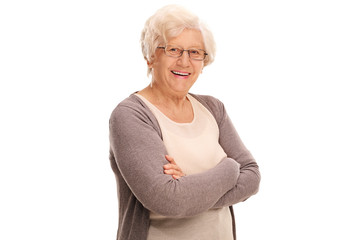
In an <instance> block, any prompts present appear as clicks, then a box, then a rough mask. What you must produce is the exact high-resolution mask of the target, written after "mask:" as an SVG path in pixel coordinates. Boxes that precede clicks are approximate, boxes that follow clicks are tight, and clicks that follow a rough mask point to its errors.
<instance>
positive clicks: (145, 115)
mask: <svg viewBox="0 0 360 240" xmlns="http://www.w3.org/2000/svg"><path fill="white" fill-rule="evenodd" d="M112 123H116V124H117V125H119V124H121V125H124V124H125V125H126V124H129V123H131V125H133V124H136V123H137V124H143V123H145V124H147V125H152V126H153V127H154V128H156V129H158V128H159V127H158V123H157V120H156V118H155V116H154V115H153V113H152V112H151V110H150V109H149V108H148V107H147V106H146V104H145V103H144V102H143V101H142V100H141V99H140V98H139V97H137V96H136V95H135V94H131V95H130V96H129V97H127V98H126V99H124V100H123V101H121V102H120V103H119V104H118V105H117V106H116V107H115V109H114V110H113V111H112V113H111V115H110V125H111V124H112Z"/></svg>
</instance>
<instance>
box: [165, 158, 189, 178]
mask: <svg viewBox="0 0 360 240" xmlns="http://www.w3.org/2000/svg"><path fill="white" fill-rule="evenodd" d="M165 158H166V160H168V161H169V163H168V164H165V165H164V173H165V174H167V175H172V177H173V178H174V179H179V178H181V177H183V176H185V174H184V173H183V171H182V170H181V168H180V167H179V166H178V165H177V164H176V162H175V160H174V158H172V157H170V156H169V155H165Z"/></svg>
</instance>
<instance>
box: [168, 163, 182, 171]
mask: <svg viewBox="0 0 360 240" xmlns="http://www.w3.org/2000/svg"><path fill="white" fill-rule="evenodd" d="M164 169H175V170H180V167H179V166H178V165H175V164H171V163H168V164H165V165H164Z"/></svg>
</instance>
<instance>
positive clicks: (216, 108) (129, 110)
mask: <svg viewBox="0 0 360 240" xmlns="http://www.w3.org/2000/svg"><path fill="white" fill-rule="evenodd" d="M191 95H192V96H193V97H194V98H195V99H197V100H198V101H199V102H200V103H201V104H203V105H204V106H205V107H206V108H207V109H208V110H209V111H210V112H211V113H212V115H213V116H214V118H215V120H216V122H217V124H218V127H219V143H220V145H221V146H222V148H223V149H224V151H225V153H226V154H227V157H226V158H224V159H222V160H221V161H220V163H219V164H218V165H216V166H215V167H214V168H212V169H210V170H207V171H205V172H203V173H199V174H194V175H188V176H184V177H181V178H180V179H177V180H174V179H173V178H172V176H170V175H166V174H164V173H163V165H165V164H167V163H168V162H167V160H166V159H165V155H166V154H167V152H166V149H165V146H164V143H163V141H162V135H161V130H160V126H159V124H158V122H157V120H156V118H155V116H154V115H153V114H152V112H151V110H150V109H149V108H148V107H147V106H146V104H145V103H144V102H143V101H142V100H141V99H140V98H139V97H137V96H136V95H134V94H132V95H130V96H129V97H128V98H126V99H125V100H123V101H122V102H121V103H120V104H119V105H118V106H117V107H116V108H115V109H114V111H113V112H112V114H111V117H110V121H109V125H110V129H109V130H110V162H111V167H112V170H113V172H114V173H115V178H116V182H117V193H118V200H119V225H118V232H117V240H125V239H126V240H128V239H131V240H146V238H147V235H148V230H149V224H150V220H149V210H150V211H153V212H156V213H158V214H160V215H163V216H169V217H180V218H181V217H191V216H194V215H197V214H199V213H202V212H204V211H207V210H209V209H212V208H221V207H230V210H231V214H232V219H233V232H234V239H236V235H235V233H236V230H235V219H234V211H233V208H232V205H233V204H235V203H238V202H241V201H244V200H246V199H247V198H249V197H250V196H251V195H253V194H255V193H256V192H257V191H258V188H259V183H260V173H259V169H258V165H257V163H256V162H255V160H254V158H253V157H252V155H251V153H250V152H249V151H248V150H247V149H246V148H245V146H244V144H243V143H242V141H241V139H240V138H239V136H238V134H237V132H236V130H235V128H234V126H233V124H232V123H231V121H230V119H229V117H228V115H227V114H226V111H225V108H224V106H223V104H222V103H221V102H220V101H219V100H217V99H216V98H213V97H211V96H204V95H194V94H191Z"/></svg>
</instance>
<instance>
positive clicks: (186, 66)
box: [149, 29, 204, 96]
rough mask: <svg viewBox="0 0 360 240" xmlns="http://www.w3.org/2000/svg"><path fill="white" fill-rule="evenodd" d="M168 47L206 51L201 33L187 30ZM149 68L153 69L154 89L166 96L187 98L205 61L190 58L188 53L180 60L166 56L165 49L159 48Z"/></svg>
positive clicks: (172, 39) (173, 39) (168, 43)
mask: <svg viewBox="0 0 360 240" xmlns="http://www.w3.org/2000/svg"><path fill="white" fill-rule="evenodd" d="M167 45H172V46H178V47H181V48H183V49H194V48H195V49H204V43H203V37H202V34H201V32H200V31H198V30H193V29H185V30H184V31H183V32H182V33H181V34H180V35H178V36H177V37H174V38H170V39H169V41H168V42H167ZM149 67H151V68H152V75H153V83H152V85H153V87H156V88H158V89H159V90H161V91H162V92H163V93H166V94H172V95H176V96H185V95H186V94H187V93H188V92H189V89H190V88H191V86H192V85H193V84H194V83H195V81H196V80H197V78H198V77H199V74H200V73H201V71H202V69H203V67H204V61H198V60H193V59H191V58H189V54H188V52H187V51H184V52H183V54H182V56H181V57H179V58H174V57H170V56H167V55H165V52H164V49H161V48H159V49H157V50H156V52H155V56H154V59H153V61H152V62H151V63H149Z"/></svg>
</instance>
